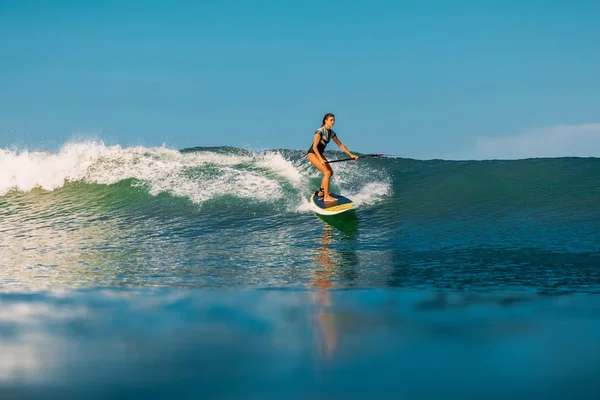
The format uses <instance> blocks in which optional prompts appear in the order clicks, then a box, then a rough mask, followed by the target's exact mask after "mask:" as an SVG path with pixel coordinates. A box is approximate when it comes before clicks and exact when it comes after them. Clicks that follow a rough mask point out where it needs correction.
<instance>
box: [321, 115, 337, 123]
mask: <svg viewBox="0 0 600 400" xmlns="http://www.w3.org/2000/svg"><path fill="white" fill-rule="evenodd" d="M329 117H333V118H335V115H333V114H331V113H327V114H325V116H324V117H323V122H322V123H321V126H324V125H325V121H326V120H327V118H329Z"/></svg>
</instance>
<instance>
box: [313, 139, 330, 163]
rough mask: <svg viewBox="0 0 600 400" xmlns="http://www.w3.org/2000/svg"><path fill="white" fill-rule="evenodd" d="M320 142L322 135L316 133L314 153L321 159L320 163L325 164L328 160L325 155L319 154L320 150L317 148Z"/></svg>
mask: <svg viewBox="0 0 600 400" xmlns="http://www.w3.org/2000/svg"><path fill="white" fill-rule="evenodd" d="M320 141H321V135H319V134H318V133H315V138H314V140H313V145H312V148H313V151H314V152H315V155H316V156H317V157H318V158H319V161H321V164H325V163H326V162H327V160H326V159H325V158H324V157H323V155H322V154H321V153H319V149H318V148H317V146H318V145H319V142H320Z"/></svg>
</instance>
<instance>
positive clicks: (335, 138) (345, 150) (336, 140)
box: [332, 135, 358, 160]
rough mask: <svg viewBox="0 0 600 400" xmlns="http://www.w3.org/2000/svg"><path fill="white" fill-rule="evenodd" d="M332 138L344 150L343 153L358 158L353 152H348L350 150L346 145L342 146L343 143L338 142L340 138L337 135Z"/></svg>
mask: <svg viewBox="0 0 600 400" xmlns="http://www.w3.org/2000/svg"><path fill="white" fill-rule="evenodd" d="M332 140H333V141H334V142H335V144H337V145H338V146H339V148H340V149H342V150H343V151H344V153H346V154H348V155H349V156H350V157H352V158H354V159H355V160H356V159H358V156H355V155H354V154H352V153H351V152H350V150H348V148H347V147H346V146H344V143H342V142H340V139H338V137H337V135H335V136H334V137H333V138H332Z"/></svg>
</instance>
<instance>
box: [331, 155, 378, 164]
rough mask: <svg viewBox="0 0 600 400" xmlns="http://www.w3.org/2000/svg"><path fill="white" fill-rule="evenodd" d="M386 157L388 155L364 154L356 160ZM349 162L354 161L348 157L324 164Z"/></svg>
mask: <svg viewBox="0 0 600 400" xmlns="http://www.w3.org/2000/svg"><path fill="white" fill-rule="evenodd" d="M387 155H388V154H365V155H364V156H358V158H369V157H383V156H387ZM350 160H354V158H352V157H350V158H342V159H340V160H333V161H327V162H326V163H325V164H331V163H334V162H341V161H350Z"/></svg>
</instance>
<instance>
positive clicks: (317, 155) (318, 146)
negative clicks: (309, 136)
mask: <svg viewBox="0 0 600 400" xmlns="http://www.w3.org/2000/svg"><path fill="white" fill-rule="evenodd" d="M333 124H335V116H334V115H333V114H325V116H324V117H323V124H322V125H321V127H320V128H319V129H317V131H316V132H315V136H314V139H313V143H312V146H310V148H309V149H308V154H307V157H308V160H309V161H310V162H311V163H312V164H313V165H314V166H315V167H316V168H317V169H318V170H319V171H321V173H322V174H323V180H322V181H321V188H320V190H319V193H318V197H323V201H324V202H332V201H336V200H337V199H336V198H334V197H331V194H330V193H329V182H330V180H331V176H332V175H333V171H332V170H331V167H330V166H329V164H327V159H326V158H325V157H324V156H323V151H324V150H325V146H327V143H329V141H330V140H331V139H333V141H334V142H335V143H336V144H337V145H338V146H339V148H340V149H342V150H343V151H344V152H345V153H346V154H348V155H349V156H350V157H352V158H353V159H355V160H357V159H358V156H355V155H354V154H352V153H351V152H350V150H348V149H347V148H346V146H344V145H343V144H342V142H340V139H338V137H337V135H336V134H335V132H334V131H333V130H332V129H331V127H332V126H333Z"/></svg>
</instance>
